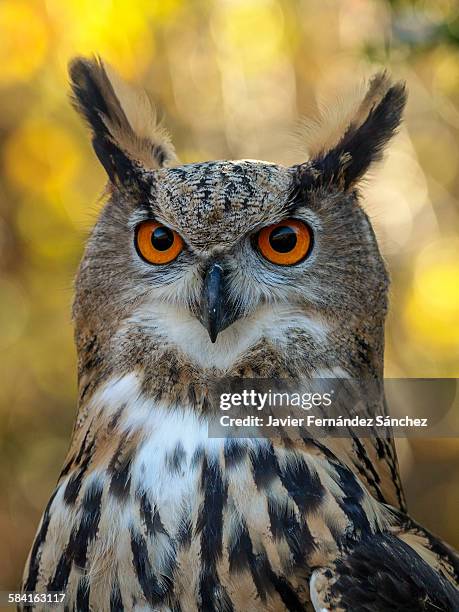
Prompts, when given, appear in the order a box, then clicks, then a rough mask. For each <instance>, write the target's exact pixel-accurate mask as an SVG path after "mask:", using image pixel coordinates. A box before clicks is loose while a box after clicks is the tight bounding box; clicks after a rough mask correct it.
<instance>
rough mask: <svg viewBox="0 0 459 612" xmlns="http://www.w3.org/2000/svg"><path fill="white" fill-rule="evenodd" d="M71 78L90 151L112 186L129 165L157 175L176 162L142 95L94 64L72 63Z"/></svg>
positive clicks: (94, 61)
mask: <svg viewBox="0 0 459 612" xmlns="http://www.w3.org/2000/svg"><path fill="white" fill-rule="evenodd" d="M69 74H70V79H71V86H72V91H73V103H74V106H75V107H76V109H77V110H78V111H79V112H80V113H81V114H82V115H83V116H84V118H85V119H86V121H87V122H88V124H89V126H90V128H91V130H92V132H93V145H94V149H95V151H96V153H97V155H98V157H99V159H100V161H101V162H102V164H103V165H104V167H105V169H106V170H107V173H108V175H109V177H110V179H111V180H112V181H113V180H114V179H116V177H118V178H121V179H125V178H126V173H127V174H129V173H130V172H132V169H133V168H134V164H133V162H134V163H137V164H139V165H141V166H143V167H144V168H148V169H152V170H156V169H158V168H161V167H163V166H166V165H170V164H172V163H173V162H174V161H175V160H176V156H175V151H174V148H173V146H172V144H171V141H170V138H169V136H168V135H167V133H166V132H165V130H163V129H162V128H160V127H159V126H158V124H157V121H156V113H155V111H154V108H153V107H152V105H151V102H150V100H149V98H148V96H147V94H146V93H145V92H144V91H141V90H140V91H139V90H136V89H134V88H133V87H131V86H130V85H128V84H127V83H124V82H123V81H122V80H121V79H120V78H119V77H118V75H117V74H116V73H115V71H114V70H113V69H112V68H110V67H109V66H108V65H107V64H105V63H104V62H102V60H101V59H98V58H94V59H91V60H88V59H85V58H76V59H74V60H73V61H72V62H71V63H70V66H69Z"/></svg>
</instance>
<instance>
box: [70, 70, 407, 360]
mask: <svg viewBox="0 0 459 612" xmlns="http://www.w3.org/2000/svg"><path fill="white" fill-rule="evenodd" d="M71 76H72V80H73V87H74V93H75V97H76V100H77V105H78V108H79V110H81V111H82V112H83V114H84V115H85V117H86V119H87V120H88V121H89V123H90V124H91V126H92V128H93V134H94V138H93V143H94V148H95V151H96V153H97V155H98V157H99V159H100V161H101V162H102V164H103V165H104V167H105V168H106V170H107V173H108V176H109V179H110V189H111V198H110V199H109V201H108V203H107V205H106V207H105V209H104V211H103V212H102V215H101V217H100V219H99V221H98V223H97V224H96V227H95V229H94V231H93V234H92V236H91V238H90V240H89V243H88V246H87V249H86V252H85V255H84V258H83V262H82V265H81V267H80V272H79V276H78V279H77V297H76V302H75V318H76V321H77V328H78V325H79V324H81V325H83V324H84V326H85V327H86V328H87V327H88V326H89V327H91V329H92V332H93V333H95V334H96V335H97V337H98V338H99V339H100V338H105V339H106V341H110V339H112V338H113V337H122V342H127V341H129V340H126V338H131V340H132V337H133V334H134V332H133V330H136V333H135V334H134V335H135V338H136V340H135V342H137V344H139V343H140V344H143V345H144V346H146V345H147V344H148V343H147V340H145V339H142V336H145V338H146V337H148V336H151V335H154V336H155V337H156V338H157V339H158V338H162V339H163V341H165V342H168V343H172V344H174V343H175V344H176V345H177V346H178V348H180V345H182V348H183V345H184V343H185V340H184V339H185V338H186V343H187V344H188V345H189V344H190V342H191V344H192V345H193V344H194V346H195V347H196V346H198V347H199V351H201V352H202V351H207V352H208V354H209V355H211V356H212V355H213V356H214V357H215V356H216V355H217V353H216V350H215V348H212V345H215V347H216V348H217V349H218V351H219V352H220V353H221V352H222V351H229V352H231V350H232V348H234V345H235V344H237V345H239V346H244V345H247V346H249V345H250V344H253V343H254V342H255V343H256V342H257V341H259V340H260V338H262V337H263V336H266V337H268V339H269V340H270V341H271V342H275V339H276V334H277V332H278V329H277V327H278V326H281V325H284V327H285V325H287V326H288V325H289V324H290V326H291V327H292V326H293V327H295V326H296V327H299V328H301V329H302V330H303V332H304V331H305V330H306V331H307V330H308V329H309V330H310V331H311V333H313V332H314V331H315V332H317V334H318V336H317V334H316V340H317V339H318V337H319V338H320V335H321V333H323V332H324V330H330V329H332V328H333V329H337V328H340V327H341V328H343V329H344V328H347V329H350V328H352V327H354V328H358V327H359V326H360V325H361V323H362V321H364V320H365V319H366V320H368V319H374V320H379V321H381V324H382V321H383V319H384V313H385V309H386V293H387V283H388V281H387V274H386V271H385V267H384V263H383V261H382V258H381V256H380V253H379V250H378V246H377V242H376V239H375V236H374V233H373V231H372V228H371V224H370V222H369V220H368V218H367V216H366V215H365V213H364V211H363V209H362V208H361V206H360V204H359V197H358V189H357V182H358V180H359V179H360V178H361V176H363V174H364V173H365V171H366V169H367V167H368V165H369V164H370V163H371V162H372V161H373V160H374V159H377V158H378V157H379V155H380V153H381V150H382V147H383V145H384V144H385V142H386V141H387V139H388V138H389V137H390V136H391V135H392V133H393V132H394V130H395V129H396V127H397V125H398V123H399V120H400V114H401V111H402V108H403V104H404V100H405V97H404V90H403V87H401V86H397V85H396V86H390V84H389V83H388V81H387V78H386V77H385V76H384V75H383V76H380V77H377V78H376V79H374V80H373V81H372V83H371V84H370V88H369V93H368V94H367V98H368V97H370V98H371V99H365V100H364V101H363V102H362V103H361V106H363V107H364V108H365V109H366V110H365V112H364V111H363V110H362V109H361V108H360V107H359V108H358V109H357V111H356V112H357V115H358V114H359V112H360V115H361V116H360V117H359V116H358V117H356V118H354V123H351V124H350V125H349V126H348V128H347V130H346V131H345V132H344V135H343V136H342V137H341V139H340V140H339V141H338V143H337V144H336V146H335V147H333V148H331V149H330V150H328V151H323V152H321V153H319V154H318V155H316V157H315V158H313V159H311V160H309V161H308V162H305V163H304V164H301V165H299V166H294V167H289V168H286V167H282V166H278V165H274V164H270V163H265V162H259V161H249V160H244V161H216V162H206V163H199V164H189V165H183V166H180V165H178V164H177V163H176V162H175V160H174V154H173V149H172V148H171V146H170V143H169V141H168V139H167V138H166V137H165V136H164V134H162V133H160V132H154V131H153V132H152V131H151V125H152V123H151V121H149V122H148V126H149V130H150V132H149V133H148V134H146V131H145V130H143V129H142V128H141V127H139V126H138V125H137V127H136V128H135V129H134V127H133V121H130V112H129V110H128V107H123V104H122V102H121V100H120V99H119V97H118V96H117V93H118V89H117V86H116V81H114V80H113V77H111V78H109V75H108V73H107V71H106V69H105V68H104V66H103V65H101V64H97V63H95V62H86V61H83V60H78V61H77V62H76V63H74V65H73V67H72V68H71ZM378 78H379V80H378ZM376 85H378V87H376ZM94 92H97V96H96V95H95V94H94ZM372 100H373V102H372ZM143 108H144V109H145V105H143ZM169 166H171V167H169ZM260 322H264V323H263V324H261V323H260ZM289 322H290V323H289ZM120 330H122V333H121V332H120ZM254 330H257V331H256V332H254ZM139 333H140V339H139ZM120 334H121V335H120ZM277 335H280V334H277ZM325 335H326V334H325ZM77 337H78V331H77ZM190 339H191V340H190ZM132 341H134V340H132ZM159 342H161V341H159Z"/></svg>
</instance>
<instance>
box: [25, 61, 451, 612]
mask: <svg viewBox="0 0 459 612" xmlns="http://www.w3.org/2000/svg"><path fill="white" fill-rule="evenodd" d="M70 76H71V82H72V88H73V94H74V103H75V106H76V108H77V109H78V110H79V111H80V112H81V114H82V115H83V116H84V118H85V119H86V121H87V123H88V124H89V127H90V129H91V131H92V136H93V145H94V149H95V152H96V154H97V156H98V158H99V160H100V162H101V163H102V165H103V166H104V168H105V170H106V172H107V175H108V179H109V182H108V184H109V188H108V191H109V197H108V201H107V203H106V205H105V206H104V208H103V211H102V213H101V215H100V217H99V220H98V221H97V223H96V225H95V228H94V230H93V232H92V234H91V236H90V238H89V240H88V244H87V246H86V250H85V252H84V255H83V259H82V262H81V265H80V268H79V271H78V275H77V280H76V297H75V302H74V310H73V314H74V320H75V327H76V345H77V351H78V364H79V372H78V377H79V412H78V417H77V420H76V424H75V428H74V431H73V435H72V443H71V447H70V450H69V453H68V456H67V459H66V462H65V465H64V468H63V470H62V473H61V475H60V478H59V481H58V484H57V487H56V489H55V491H54V493H53V495H52V497H51V499H50V501H49V504H48V506H47V508H46V510H45V512H44V515H43V518H42V521H41V523H40V526H39V529H38V533H37V536H36V539H35V542H34V544H33V547H32V551H31V553H30V556H29V560H28V562H27V567H26V570H25V578H24V585H23V588H24V590H26V591H37V592H56V591H58V592H65V594H66V597H65V601H64V603H62V604H61V608H62V609H65V610H78V611H84V610H97V611H102V610H117V611H120V610H139V611H140V610H142V611H143V610H158V611H159V610H160V611H166V610H169V611H174V612H178V611H179V610H181V611H182V612H191V611H193V610H200V611H203V612H211V611H219V612H231V611H240V612H256V611H262V610H263V611H264V610H271V611H277V610H295V611H299V610H312V609H316V610H368V611H369V610H401V609H409V610H418V609H419V610H421V609H422V610H424V609H425V610H434V609H435V610H440V609H441V610H453V609H459V604H458V603H457V602H458V593H457V590H456V588H455V586H454V583H455V581H456V580H457V559H456V557H455V556H454V554H453V552H452V551H451V550H450V549H449V548H448V547H447V546H446V545H445V544H443V543H442V542H440V541H439V540H437V539H436V538H435V537H434V536H432V535H431V534H429V533H428V532H427V531H426V530H424V529H422V528H421V527H420V526H418V525H416V524H415V523H414V522H413V521H412V520H411V519H410V518H409V517H408V516H407V515H406V514H405V502H404V498H403V493H402V487H401V484H400V479H399V474H398V466H397V460H396V455H395V451H394V446H393V444H392V441H391V440H390V439H381V438H378V437H377V435H376V434H375V435H373V436H370V437H369V438H366V439H359V438H357V437H356V436H352V432H351V435H350V436H349V437H347V438H346V439H340V440H336V439H320V440H319V439H314V438H307V437H305V438H303V439H302V440H300V441H296V442H295V443H294V444H293V443H292V442H291V441H290V440H289V439H288V436H287V437H285V436H284V437H280V438H278V439H277V438H276V439H274V440H272V439H267V438H253V439H237V440H235V439H230V438H227V439H223V438H210V437H209V436H208V433H207V416H208V415H207V411H208V410H209V409H210V408H209V397H208V384H209V381H210V380H211V379H213V378H215V377H219V376H220V377H223V376H228V377H239V378H255V377H264V378H273V379H277V378H279V379H280V378H288V377H299V376H301V377H304V378H306V379H307V378H313V377H314V376H317V375H319V374H320V375H321V376H323V375H324V373H329V375H330V376H337V377H339V376H347V377H351V378H360V377H370V378H371V379H372V380H375V381H378V382H379V383H381V385H380V386H381V392H380V396H379V398H378V401H379V402H380V403H381V404H383V402H384V397H383V389H382V376H383V344H384V338H383V332H384V319H385V314H386V308H387V289H388V276H387V273H386V269H385V265H384V262H383V259H382V257H381V255H380V252H379V249H378V245H377V242H376V239H375V235H374V233H373V230H372V227H371V224H370V221H369V219H368V217H367V215H366V214H365V212H364V210H363V208H362V206H361V203H360V200H359V181H360V180H361V179H362V177H364V175H365V173H366V171H367V170H368V168H369V167H370V165H371V164H372V163H373V162H374V161H375V160H378V159H379V158H380V157H381V154H382V151H383V148H384V146H385V145H386V143H387V142H388V140H389V139H390V138H391V136H392V135H393V134H394V132H395V131H396V130H397V128H398V126H399V123H400V119H401V115H402V111H403V108H404V105H405V97H406V95H405V88H404V86H403V85H402V84H400V83H397V84H392V83H391V82H390V80H389V78H388V77H387V75H386V74H384V73H383V74H378V75H377V76H375V77H374V78H373V79H372V80H371V81H370V83H369V85H368V89H367V92H366V94H365V95H364V96H363V97H362V99H361V100H360V101H359V103H358V104H356V105H355V107H354V109H353V112H352V113H351V114H350V115H349V117H347V119H346V121H345V124H344V127H343V130H342V131H341V132H340V133H336V134H335V135H334V136H331V137H330V138H328V140H327V142H326V143H325V142H324V143H322V146H319V147H317V149H316V150H315V151H314V152H313V154H312V155H311V157H310V159H309V160H308V161H305V162H304V163H302V164H299V165H296V166H293V167H283V166H280V165H276V164H272V163H266V162H261V161H251V160H242V161H213V162H205V163H196V164H188V165H180V164H179V163H178V161H177V159H176V156H175V153H174V148H173V146H172V144H171V142H170V140H169V137H168V136H167V134H166V133H165V132H164V131H163V130H162V129H160V128H159V127H158V126H157V124H156V122H155V115H154V112H153V111H152V108H151V106H150V104H149V101H148V99H147V97H146V96H145V94H143V93H139V92H134V91H133V90H132V89H131V88H130V87H128V86H127V85H126V84H124V83H122V82H121V81H120V80H119V79H118V78H117V77H116V75H115V74H113V73H112V71H111V69H110V68H109V67H108V66H106V65H104V64H103V63H102V62H100V61H96V60H84V59H76V60H75V61H74V62H73V63H72V64H71V67H70ZM44 607H45V608H46V606H44Z"/></svg>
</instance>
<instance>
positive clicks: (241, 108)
mask: <svg viewBox="0 0 459 612" xmlns="http://www.w3.org/2000/svg"><path fill="white" fill-rule="evenodd" d="M93 53H97V54H100V55H101V56H102V57H104V58H105V59H106V60H108V61H109V62H111V63H112V64H113V65H114V66H115V67H116V68H117V69H118V71H119V72H120V73H121V74H122V75H123V76H124V77H126V78H128V79H131V80H134V81H137V82H139V83H142V84H144V85H146V87H147V89H148V90H149V91H150V93H151V96H152V98H153V100H154V101H155V102H156V104H157V107H158V110H159V115H160V116H161V117H162V118H163V120H164V123H165V125H167V126H168V128H169V129H170V131H171V132H172V135H173V137H174V141H175V143H176V147H177V150H178V154H179V156H180V158H181V160H182V161H183V162H192V161H200V160H205V159H218V158H262V159H267V160H269V161H275V162H280V163H293V162H298V161H301V160H304V159H305V156H306V153H305V150H304V146H303V143H302V139H301V133H302V131H303V127H302V123H303V121H302V117H304V116H308V115H309V116H311V115H312V116H317V114H318V112H319V110H320V108H323V107H324V104H325V105H327V104H328V106H330V108H333V103H334V102H335V101H336V99H337V98H338V97H339V95H341V94H343V95H344V94H345V93H346V92H348V91H351V90H352V89H353V87H355V85H356V84H358V82H359V81H360V80H361V78H362V77H366V76H368V75H370V74H372V73H373V72H375V71H376V70H377V69H379V68H381V67H387V68H388V69H389V70H390V71H391V72H392V74H393V75H394V77H396V78H401V79H404V80H406V81H407V85H408V88H409V93H410V97H409V104H408V109H407V114H406V122H405V124H404V127H403V129H402V130H401V132H400V134H399V135H398V136H397V137H396V139H395V140H394V142H393V144H392V146H391V148H390V152H389V154H388V155H387V156H386V159H385V161H384V162H383V163H382V164H380V166H379V167H378V168H377V169H375V170H374V171H373V172H372V178H371V180H368V181H366V183H365V185H364V187H363V191H364V195H365V198H366V200H365V201H366V208H367V210H368V212H369V214H370V216H371V218H372V219H373V221H374V223H375V226H376V231H377V234H378V237H379V239H380V244H381V248H382V251H383V253H384V255H385V257H386V259H387V262H388V265H389V268H390V270H391V274H392V290H391V314H390V317H389V323H388V329H387V349H386V350H387V359H386V375H387V376H393V377H418V376H432V377H454V376H458V375H459V325H458V322H459V232H458V230H459V203H458V197H459V172H458V170H459V144H458V133H459V5H458V3H457V2H456V1H453V0H439V1H436V2H428V1H421V0H418V1H412V2H408V1H406V2H403V1H392V2H388V1H384V0H348V1H346V2H339V1H338V0H308V1H306V0H191V1H185V0H29V1H27V0H2V2H1V3H0V58H1V67H0V92H1V98H0V164H1V166H0V168H1V170H0V326H1V327H0V348H1V385H0V490H1V498H0V549H1V554H0V589H6V588H14V587H18V585H19V581H20V575H21V572H22V567H23V564H24V562H25V557H26V555H27V551H28V549H29V546H30V544H31V541H32V538H33V536H34V533H35V530H36V527H37V524H38V520H39V517H40V515H41V512H42V510H43V508H44V506H45V504H46V502H47V500H48V498H49V495H50V493H51V490H52V488H53V486H54V483H55V481H56V479H57V476H58V473H59V470H60V468H61V465H62V462H63V459H64V455H65V453H66V449H67V444H68V440H69V435H70V431H71V427H72V422H73V419H74V415H75V407H76V381H75V353H74V348H73V341H72V324H71V318H70V305H71V299H72V278H73V275H74V272H75V268H76V266H77V263H78V260H79V258H80V255H81V251H82V248H83V244H84V240H85V237H86V235H87V232H88V230H89V228H90V227H91V224H92V223H93V221H94V218H95V215H96V214H97V211H98V210H99V209H100V207H101V201H100V196H101V194H102V192H103V187H104V182H105V176H104V172H103V170H102V169H101V168H100V167H99V165H98V163H97V161H96V159H95V156H94V154H93V152H92V150H91V146H90V142H89V138H88V134H87V133H86V130H85V128H84V126H83V125H82V122H81V121H80V119H79V118H77V116H76V115H75V113H74V111H73V110H72V109H71V106H70V104H69V100H68V86H67V76H66V65H67V62H68V60H69V58H70V57H72V56H74V55H77V54H86V55H88V54H93ZM400 457H401V463H402V468H403V475H404V480H405V483H406V486H407V491H408V496H409V502H410V509H411V512H412V514H413V516H414V517H415V518H416V519H418V520H419V521H421V522H423V523H425V524H426V526H428V527H430V528H431V529H432V530H433V531H435V532H437V533H439V534H440V535H442V536H443V537H445V538H446V539H447V540H449V541H450V542H451V543H452V544H455V545H456V546H457V545H459V534H458V532H457V510H458V507H459V503H458V502H459V482H458V478H457V473H458V469H457V468H458V463H459V443H458V440H457V439H453V438H452V439H442V440H417V441H415V440H414V441H413V440H411V441H401V442H400Z"/></svg>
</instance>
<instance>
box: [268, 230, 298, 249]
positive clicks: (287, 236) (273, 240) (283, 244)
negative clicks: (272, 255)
mask: <svg viewBox="0 0 459 612" xmlns="http://www.w3.org/2000/svg"><path fill="white" fill-rule="evenodd" d="M269 244H270V245H271V247H272V248H273V249H274V250H275V251H277V252H278V253H289V252H290V251H293V249H294V248H295V246H296V232H295V230H294V229H293V228H292V227H289V226H288V225H281V226H280V227H276V229H273V231H272V232H271V234H270V235H269Z"/></svg>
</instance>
